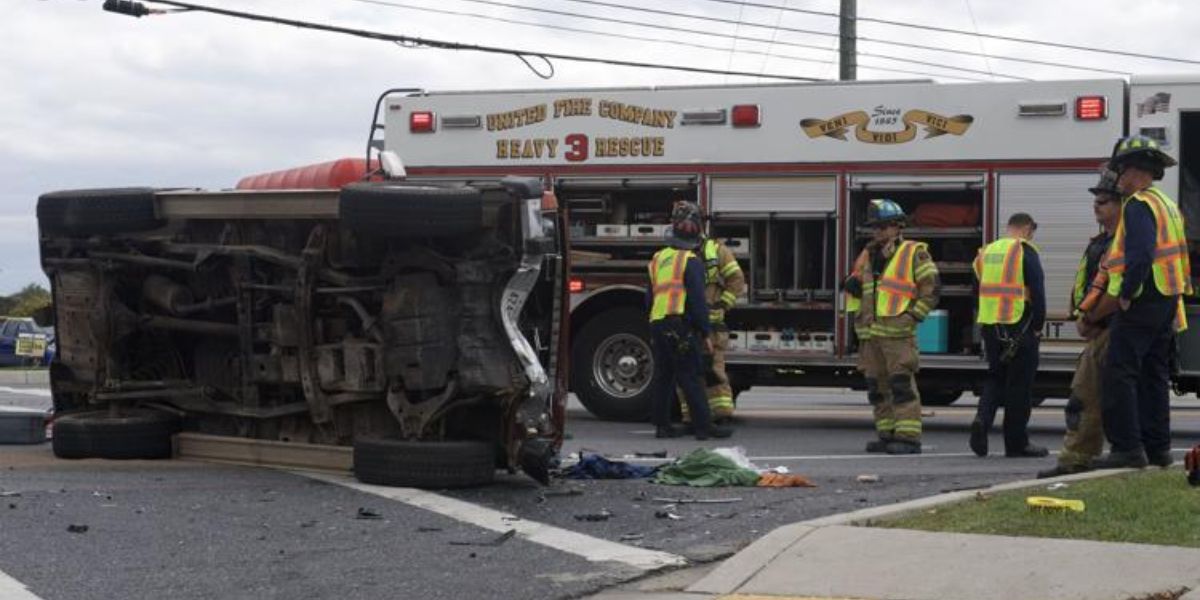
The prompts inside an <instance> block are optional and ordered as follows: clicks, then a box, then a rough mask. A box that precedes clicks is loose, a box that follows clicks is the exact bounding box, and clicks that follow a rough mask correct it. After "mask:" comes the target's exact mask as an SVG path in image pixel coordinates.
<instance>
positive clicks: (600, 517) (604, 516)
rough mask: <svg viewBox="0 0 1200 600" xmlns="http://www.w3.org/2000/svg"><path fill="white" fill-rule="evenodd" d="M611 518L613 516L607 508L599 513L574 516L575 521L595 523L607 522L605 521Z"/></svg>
mask: <svg viewBox="0 0 1200 600" xmlns="http://www.w3.org/2000/svg"><path fill="white" fill-rule="evenodd" d="M612 517H613V514H612V513H611V512H609V511H608V509H607V508H605V509H601V510H600V512H595V513H582V514H578V515H575V520H576V521H590V522H597V521H607V520H609V519H611V518H612Z"/></svg>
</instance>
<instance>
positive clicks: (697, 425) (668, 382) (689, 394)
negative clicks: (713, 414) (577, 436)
mask: <svg viewBox="0 0 1200 600" xmlns="http://www.w3.org/2000/svg"><path fill="white" fill-rule="evenodd" d="M700 226H701V222H700V215H699V212H696V213H695V214H686V213H682V212H681V213H677V214H675V215H673V216H672V223H671V232H670V234H669V235H668V238H667V244H668V245H667V247H666V248H663V249H662V250H659V251H658V252H656V253H655V254H654V258H653V259H651V260H650V265H649V270H650V287H649V289H647V291H646V301H647V304H648V305H649V307H650V346H651V349H652V350H653V351H654V370H655V373H654V379H653V381H654V386H655V388H654V396H653V398H652V403H651V418H652V419H653V421H654V426H655V436H656V437H660V438H671V437H677V436H679V435H680V434H681V433H682V432H681V431H679V430H678V429H676V428H675V427H673V426H672V425H671V403H672V401H673V399H674V398H675V389H676V386H678V387H679V388H680V389H682V390H683V394H684V397H685V399H686V400H687V403H688V405H689V406H690V407H691V414H692V423H693V432H694V433H695V435H696V439H700V440H704V439H708V438H710V437H713V438H725V437H729V436H730V434H731V433H732V432H731V431H730V430H729V429H727V428H725V427H721V426H716V425H713V424H712V422H711V420H710V417H709V411H708V402H707V400H706V399H705V397H704V388H703V386H702V384H701V377H702V376H703V371H702V359H701V355H702V352H704V351H706V350H707V351H711V342H709V337H708V336H709V331H710V330H711V325H710V324H709V321H708V318H709V317H708V305H707V304H706V303H705V302H704V264H703V263H701V262H700V259H699V258H697V257H696V253H695V249H696V246H698V245H699V244H700Z"/></svg>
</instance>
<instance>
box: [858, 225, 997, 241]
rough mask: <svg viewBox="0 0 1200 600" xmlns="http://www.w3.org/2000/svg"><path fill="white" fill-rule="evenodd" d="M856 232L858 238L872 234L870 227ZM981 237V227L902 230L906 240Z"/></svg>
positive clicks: (913, 228) (861, 228)
mask: <svg viewBox="0 0 1200 600" xmlns="http://www.w3.org/2000/svg"><path fill="white" fill-rule="evenodd" d="M856 232H857V233H858V237H860V238H867V237H871V235H873V233H874V232H873V231H872V230H871V228H870V227H859V228H858V229H857V230H856ZM982 235H983V228H982V227H906V228H905V229H904V236H905V237H906V238H912V239H916V240H920V239H921V238H956V237H981V236H982Z"/></svg>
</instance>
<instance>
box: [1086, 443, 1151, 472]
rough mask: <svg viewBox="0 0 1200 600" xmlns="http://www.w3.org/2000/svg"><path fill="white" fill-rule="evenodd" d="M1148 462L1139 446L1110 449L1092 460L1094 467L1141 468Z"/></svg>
mask: <svg viewBox="0 0 1200 600" xmlns="http://www.w3.org/2000/svg"><path fill="white" fill-rule="evenodd" d="M1148 464H1150V461H1149V460H1147V459H1146V452H1145V451H1144V450H1142V449H1141V448H1138V449H1137V450H1128V451H1124V452H1117V451H1111V452H1109V453H1108V454H1107V455H1105V456H1102V457H1100V458H1097V459H1096V460H1094V461H1092V468H1094V469H1141V468H1144V467H1145V466H1146V465H1148Z"/></svg>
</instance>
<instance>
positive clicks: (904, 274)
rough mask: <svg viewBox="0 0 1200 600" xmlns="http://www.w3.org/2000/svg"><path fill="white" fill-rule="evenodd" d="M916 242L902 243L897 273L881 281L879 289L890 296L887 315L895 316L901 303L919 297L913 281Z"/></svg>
mask: <svg viewBox="0 0 1200 600" xmlns="http://www.w3.org/2000/svg"><path fill="white" fill-rule="evenodd" d="M914 248H916V243H914V242H907V241H906V242H902V243H901V244H900V251H899V252H897V253H896V257H895V260H896V261H897V262H896V272H895V274H894V275H893V276H885V277H883V278H882V279H881V280H880V281H879V289H882V290H883V291H885V292H886V293H887V294H888V303H887V314H889V315H894V314H896V313H897V312H899V311H900V302H902V301H903V300H912V299H913V298H915V297H916V296H917V284H916V283H914V282H913V281H912V257H913V249H914Z"/></svg>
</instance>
